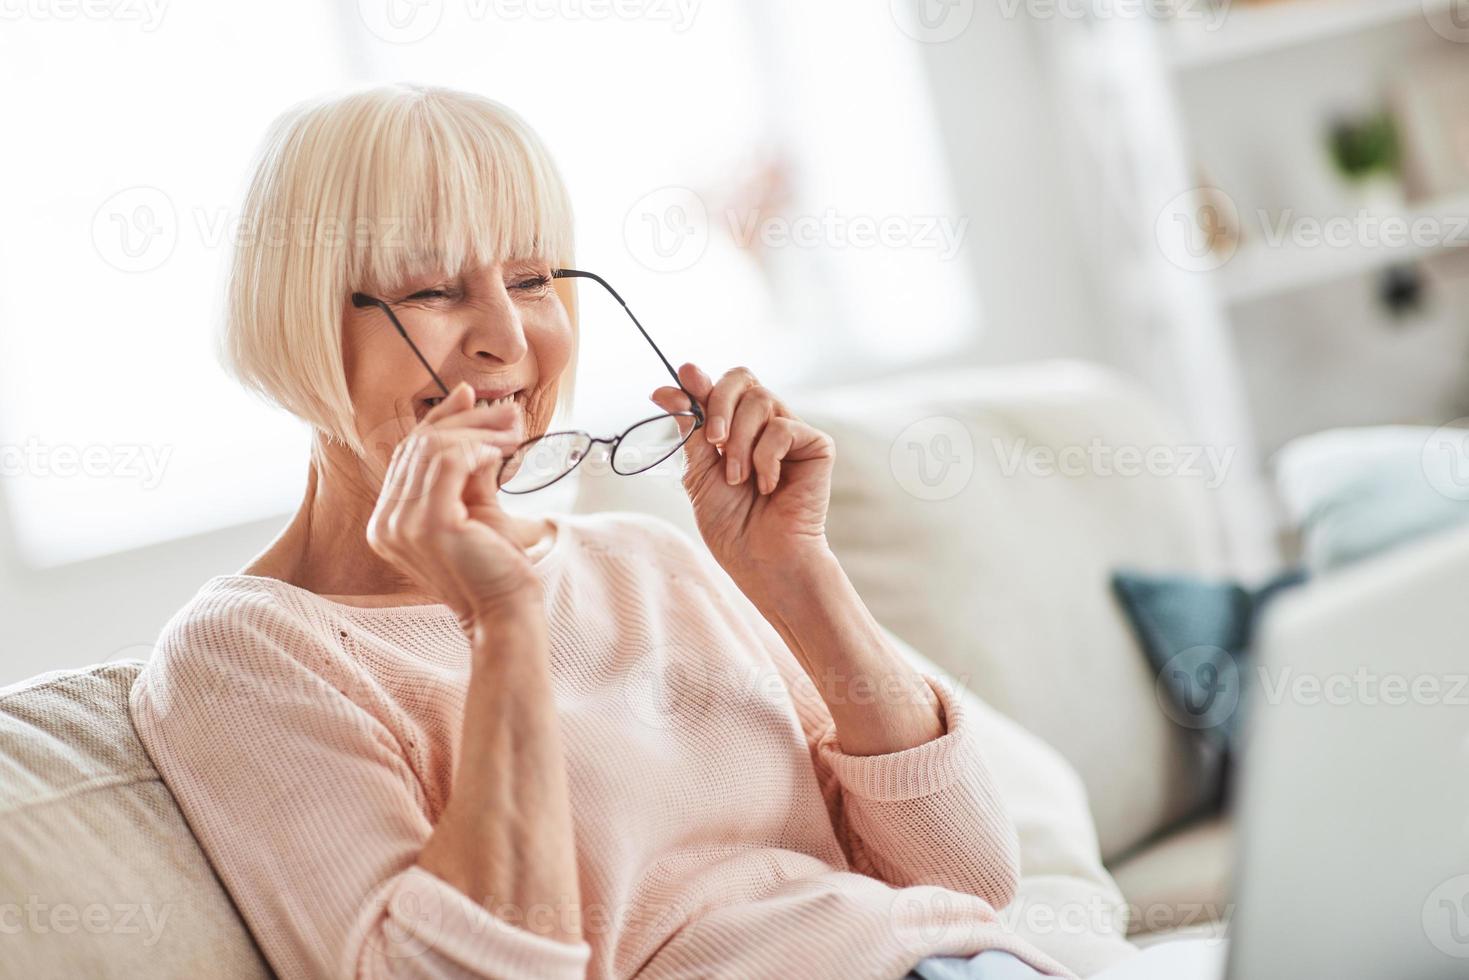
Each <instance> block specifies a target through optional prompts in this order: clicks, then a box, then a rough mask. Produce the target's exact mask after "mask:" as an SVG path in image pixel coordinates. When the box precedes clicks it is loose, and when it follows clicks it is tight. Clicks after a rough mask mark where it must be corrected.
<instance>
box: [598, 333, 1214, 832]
mask: <svg viewBox="0 0 1469 980" xmlns="http://www.w3.org/2000/svg"><path fill="white" fill-rule="evenodd" d="M786 400H787V401H788V402H789V403H790V404H791V406H792V408H793V409H794V410H795V411H797V412H798V413H799V414H801V415H802V416H803V417H804V418H806V419H807V420H808V421H810V422H811V423H812V424H814V425H816V426H817V427H818V428H821V429H823V430H824V431H826V432H827V433H829V434H830V435H831V436H832V437H833V438H834V439H835V441H836V447H837V464H836V471H835V473H834V475H833V485H832V496H831V510H830V515H829V517H828V521H827V531H828V537H829V539H830V541H831V544H832V547H833V549H834V550H835V551H836V553H837V555H838V556H839V557H840V558H841V561H842V565H843V567H844V568H845V569H846V570H847V573H848V574H849V575H850V576H851V578H852V581H853V582H854V584H855V585H856V586H857V589H858V591H860V592H861V594H862V597H863V599H864V600H865V601H866V602H867V604H868V606H869V607H870V608H871V610H872V612H873V614H874V615H875V616H876V617H877V619H878V621H879V622H881V623H882V624H883V625H884V626H887V627H888V628H890V629H891V630H892V631H893V632H894V633H896V634H897V635H899V636H901V637H902V638H903V639H905V640H907V641H908V642H909V643H911V644H912V645H913V646H914V647H915V648H917V649H918V650H919V651H921V652H922V653H924V654H925V655H926V656H928V657H930V658H931V659H932V660H934V661H935V662H936V663H938V664H939V665H940V666H942V667H944V668H945V669H946V670H948V672H949V673H951V674H953V675H954V676H956V677H958V678H959V679H961V680H963V681H964V682H965V683H966V684H967V685H968V686H969V687H971V688H973V689H974V690H975V691H976V692H978V693H979V694H980V695H981V696H982V697H983V698H984V700H985V701H986V702H988V703H989V704H991V705H993V706H994V707H995V708H996V709H998V710H999V711H1000V712H1002V713H1003V714H1005V715H1007V716H1008V717H1010V718H1013V719H1015V720H1016V721H1017V722H1019V723H1020V724H1021V725H1023V726H1024V727H1025V728H1027V729H1029V730H1030V731H1032V732H1034V733H1036V734H1037V735H1039V736H1040V737H1041V738H1042V739H1044V740H1045V741H1046V742H1047V743H1049V744H1050V745H1052V746H1054V747H1055V748H1056V749H1058V750H1060V752H1061V754H1062V755H1064V756H1065V757H1066V759H1067V760H1069V761H1070V762H1071V764H1072V765H1073V766H1075V767H1076V769H1077V770H1078V771H1079V772H1080V774H1081V778H1082V782H1083V783H1084V785H1085V787H1086V790H1087V794H1088V796H1089V797H1090V802H1091V808H1092V813H1093V815H1094V817H1095V820H1096V828H1097V833H1098V836H1099V838H1100V841H1101V847H1102V854H1103V855H1104V857H1106V858H1107V859H1108V860H1111V859H1112V858H1114V857H1116V856H1119V855H1122V854H1124V853H1126V852H1127V851H1129V850H1130V849H1132V848H1133V847H1135V846H1137V845H1138V844H1139V843H1141V842H1142V841H1144V840H1147V839H1149V838H1151V837H1153V836H1155V835H1156V834H1158V833H1160V832H1161V831H1163V830H1164V829H1166V828H1168V827H1170V826H1172V825H1174V824H1176V823H1178V822H1179V821H1181V820H1182V819H1184V818H1186V817H1187V816H1188V815H1190V814H1192V813H1194V812H1196V811H1197V810H1198V808H1199V807H1200V806H1201V805H1202V804H1203V803H1204V802H1205V801H1207V800H1208V798H1209V797H1210V795H1211V793H1212V789H1211V787H1210V786H1208V785H1207V783H1206V782H1205V781H1204V779H1203V778H1202V775H1203V773H1202V770H1201V769H1200V768H1199V766H1198V765H1197V757H1196V754H1195V753H1196V751H1197V750H1196V747H1195V745H1194V743H1193V742H1192V741H1191V738H1192V733H1190V732H1188V731H1185V730H1184V729H1182V728H1179V727H1178V726H1176V725H1174V724H1173V723H1172V722H1170V721H1169V720H1168V718H1167V716H1165V715H1164V714H1163V712H1162V711H1161V710H1160V707H1159V704H1158V700H1157V695H1156V692H1155V688H1154V677H1153V674H1152V672H1151V670H1150V669H1149V667H1148V664H1147V661H1146V659H1145V658H1144V656H1143V655H1142V653H1141V651H1140V650H1139V649H1138V647H1137V644H1136V642H1135V641H1134V639H1133V636H1132V634H1131V631H1130V630H1129V628H1128V625H1127V623H1126V622H1125V620H1124V619H1123V616H1122V614H1121V611H1120V610H1119V608H1118V607H1117V605H1116V603H1115V601H1114V600H1113V598H1112V595H1111V592H1110V589H1109V586H1108V576H1109V574H1110V573H1111V572H1112V571H1113V570H1114V569H1115V568H1117V567H1119V566H1121V565H1130V566H1132V567H1134V568H1139V569H1143V570H1148V569H1151V570H1159V571H1173V572H1189V571H1193V572H1199V573H1211V572H1216V571H1219V570H1221V569H1222V567H1223V558H1224V556H1223V550H1222V533H1221V530H1220V528H1219V526H1218V523H1217V518H1216V516H1215V504H1214V502H1213V500H1212V499H1211V495H1210V491H1209V489H1208V488H1207V486H1206V484H1207V483H1208V475H1207V473H1204V474H1201V475H1199V476H1190V475H1187V474H1181V475H1164V476H1151V475H1147V474H1146V473H1144V474H1142V475H1131V476H1129V475H1121V474H1118V473H1115V472H1114V473H1112V474H1110V475H1109V474H1108V473H1104V472H1094V473H1093V472H1088V473H1084V474H1081V475H1075V476H1071V475H1065V474H1061V473H1055V472H1051V473H1047V472H1045V471H1044V469H1035V470H1031V471H1028V470H1027V468H1025V467H1021V468H1020V469H1019V470H1018V471H1016V472H1013V473H1008V472H1007V467H1008V466H1009V465H1010V463H1011V461H1012V460H1013V455H1012V454H1013V453H1014V452H1015V451H1016V449H1025V450H1029V449H1034V448H1036V447H1042V448H1049V449H1052V450H1057V449H1063V448H1067V447H1079V448H1080V449H1081V450H1082V451H1084V452H1090V449H1091V447H1092V445H1093V443H1094V442H1095V443H1096V444H1097V445H1100V446H1102V447H1104V448H1106V449H1108V450H1113V451H1115V450H1118V449H1123V448H1126V447H1134V448H1136V449H1138V450H1139V451H1144V450H1148V449H1150V448H1152V447H1163V449H1165V450H1181V451H1182V452H1184V453H1186V452H1187V451H1188V450H1187V448H1186V445H1187V440H1186V439H1185V438H1184V437H1183V436H1182V435H1181V434H1180V433H1179V432H1178V431H1176V430H1175V429H1173V428H1172V427H1170V426H1169V425H1168V424H1167V423H1166V422H1165V421H1164V420H1163V418H1162V416H1161V414H1160V412H1159V410H1158V409H1157V407H1156V406H1155V405H1154V404H1153V403H1151V402H1150V401H1149V400H1148V399H1147V398H1146V397H1144V396H1143V395H1142V394H1141V393H1140V391H1139V390H1137V389H1136V388H1135V387H1134V386H1132V385H1130V384H1127V383H1125V382H1124V381H1123V380H1121V379H1120V378H1118V377H1117V376H1115V375H1113V374H1111V373H1109V372H1107V371H1104V370H1102V369H1100V368H1097V367H1095V366H1092V365H1087V364H1082V363H1077V362H1065V361H1061V362H1046V363H1041V364H1035V365H1024V366H1017V367H1004V368H962V369H954V370H945V371H940V372H935V373H930V374H926V375H903V376H899V377H897V378H894V379H888V380H882V381H879V382H875V383H872V384H864V385H854V386H851V387H849V388H845V389H837V390H826V391H819V392H809V393H793V394H789V395H788V396H787V398H786ZM914 444H917V445H918V448H914ZM920 450H921V451H922V452H923V455H920ZM1072 451H1073V452H1075V451H1076V450H1075V449H1073V450H1072ZM946 456H947V457H950V458H951V459H952V464H951V465H950V467H949V468H948V470H947V471H945V470H944V469H943V468H942V466H941V461H942V458H943V457H946ZM1176 458H1178V459H1180V460H1181V461H1183V462H1187V460H1185V459H1184V458H1183V457H1182V456H1179V457H1176ZM605 470H606V467H601V468H599V469H598V470H597V471H595V472H591V473H589V474H588V475H587V476H586V477H585V478H584V479H583V480H582V482H581V487H580V496H579V498H578V503H577V509H578V510H640V511H645V512H648V513H653V514H657V515H659V516H661V517H664V518H666V519H668V520H670V521H672V522H673V523H674V524H676V525H678V526H680V527H682V528H684V529H685V530H687V531H688V532H689V533H691V534H692V535H693V536H694V537H695V539H696V540H697V531H696V530H695V529H694V523H693V515H692V512H691V510H690V508H689V504H688V500H687V497H686V496H685V495H684V493H683V490H682V488H681V486H680V485H679V483H678V478H677V475H676V474H673V473H668V474H666V475H659V476H650V475H645V476H640V477H619V476H615V475H608V474H606V473H605V472H604V471H605ZM925 481H928V482H925Z"/></svg>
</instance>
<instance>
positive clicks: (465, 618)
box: [367, 383, 539, 632]
mask: <svg viewBox="0 0 1469 980" xmlns="http://www.w3.org/2000/svg"><path fill="white" fill-rule="evenodd" d="M520 429H521V423H520V418H519V412H518V410H517V409H516V408H515V407H514V406H512V405H508V404H501V405H494V406H489V407H486V408H475V407H474V389H473V388H472V387H470V386H469V385H468V384H467V383H461V384H460V385H459V386H458V387H456V388H455V389H454V390H453V391H451V392H450V393H449V394H448V395H446V396H445V397H444V400H443V401H441V402H439V404H437V405H435V406H434V407H433V408H432V409H430V410H429V412H428V413H427V414H426V415H425V416H424V417H423V420H422V421H421V422H419V423H418V425H416V426H415V427H414V428H413V430H412V431H411V432H410V433H409V434H408V436H407V437H405V438H404V439H403V441H402V442H400V443H399V444H398V446H397V448H396V449H395V450H394V451H393V458H392V460H391V461H390V462H389V464H388V468H387V472H386V474H385V475H384V477H383V485H382V489H381V490H380V491H379V493H378V498H377V505H376V507H375V508H374V509H373V512H372V517H371V518H370V519H369V520H368V524H367V541H368V544H369V545H370V546H371V547H372V549H373V551H375V552H377V553H378V554H379V555H381V556H382V557H383V558H384V559H386V560H387V561H389V562H391V563H392V564H393V565H394V566H396V567H397V568H398V569H400V570H401V571H402V572H404V573H405V574H406V575H408V576H409V577H410V578H412V579H413V580H414V581H415V582H416V583H417V584H418V585H419V586H420V587H421V588H422V589H423V590H424V592H425V593H426V594H428V595H431V596H434V597H436V598H437V599H439V601H441V602H443V603H444V604H445V605H447V606H449V608H450V609H452V610H453V611H454V614H455V615H456V616H457V617H458V618H459V624H460V626H461V627H463V628H464V630H465V631H466V632H470V631H471V630H472V629H473V627H474V626H475V624H477V623H479V622H481V621H483V620H485V619H486V618H490V617H493V616H496V615H498V614H499V613H500V611H501V610H503V609H504V608H505V607H506V606H507V605H514V604H515V603H519V602H523V601H525V600H526V599H528V598H532V597H534V596H536V595H537V594H538V588H539V582H538V580H537V578H536V576H535V571H534V569H533V568H532V566H531V563H530V559H528V558H527V557H526V555H525V552H524V551H522V550H521V549H520V547H519V546H517V545H516V544H515V542H514V541H513V540H512V538H511V534H510V524H509V519H508V517H507V516H506V514H505V512H504V511H503V510H501V509H500V506H499V503H498V502H497V500H496V494H497V493H498V491H499V485H498V482H497V478H498V475H499V472H500V465H501V461H502V459H503V458H504V457H505V456H508V455H510V454H511V453H512V452H513V451H514V449H515V447H516V446H518V445H519V444H520V442H521V441H522V440H523V438H524V437H523V435H522V433H521V431H520Z"/></svg>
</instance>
